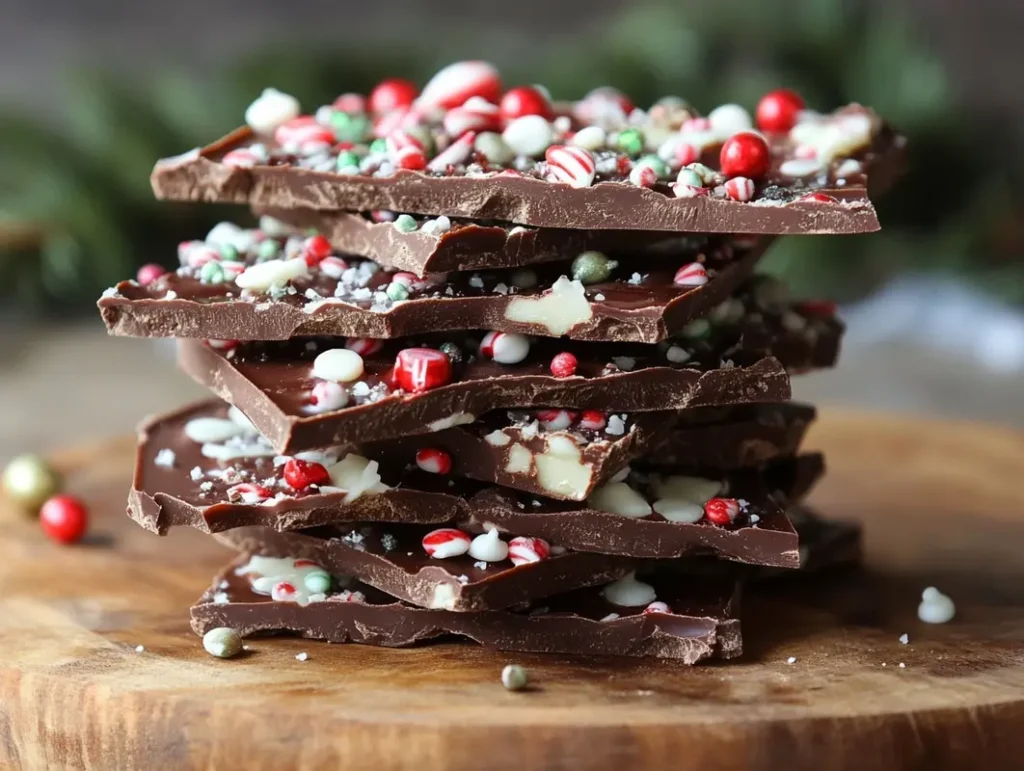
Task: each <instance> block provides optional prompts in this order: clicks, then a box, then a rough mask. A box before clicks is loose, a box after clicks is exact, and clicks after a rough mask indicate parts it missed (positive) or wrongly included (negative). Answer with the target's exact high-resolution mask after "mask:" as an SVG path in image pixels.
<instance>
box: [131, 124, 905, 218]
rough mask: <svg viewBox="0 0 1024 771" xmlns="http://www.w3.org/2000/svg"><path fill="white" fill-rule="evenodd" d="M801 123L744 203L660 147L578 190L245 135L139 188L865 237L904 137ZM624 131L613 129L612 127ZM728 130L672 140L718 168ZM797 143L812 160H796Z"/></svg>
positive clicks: (319, 203) (287, 203)
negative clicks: (657, 174) (647, 158)
mask: <svg viewBox="0 0 1024 771" xmlns="http://www.w3.org/2000/svg"><path fill="white" fill-rule="evenodd" d="M806 115H807V118H808V120H807V121H805V122H802V123H801V124H798V126H796V127H794V129H793V131H791V132H789V133H787V134H771V135H768V137H767V138H768V141H769V145H770V151H771V155H772V162H771V168H770V169H769V170H768V172H767V174H766V175H765V176H764V177H763V178H762V179H760V180H758V182H757V186H756V188H755V189H754V192H753V195H752V197H751V198H750V200H748V201H746V202H742V201H740V200H733V199H732V198H731V197H730V196H729V193H728V192H727V188H726V187H725V186H724V184H723V183H724V182H725V178H724V177H723V176H721V175H719V174H711V175H707V179H706V180H704V186H702V187H699V188H691V187H690V186H689V185H688V184H685V183H683V184H681V185H680V183H677V184H676V185H672V184H669V181H668V180H669V178H670V175H671V176H675V172H676V170H677V169H678V167H677V166H676V165H675V163H674V161H673V158H674V153H673V151H672V149H671V148H669V149H667V150H666V155H668V156H669V161H670V163H669V164H668V170H669V173H668V174H666V175H665V176H664V177H663V178H661V179H659V180H657V181H656V182H655V183H654V185H653V187H642V186H638V185H635V184H633V183H632V182H631V181H630V179H629V175H630V173H631V172H632V170H633V167H634V166H635V165H636V164H635V161H634V160H633V158H631V157H630V156H629V155H627V154H626V153H624V152H621V151H619V150H618V149H615V148H606V149H601V150H597V151H595V152H594V153H593V154H591V157H590V160H589V161H588V164H592V166H593V168H594V173H593V174H592V175H590V178H589V180H588V179H586V178H584V179H577V180H574V184H572V185H571V184H567V183H566V182H561V181H558V182H552V181H549V180H548V176H549V174H551V173H552V164H551V163H549V162H548V161H547V160H538V161H534V160H533V159H530V158H527V157H525V156H519V157H516V158H515V159H514V160H513V161H512V163H513V164H514V166H515V168H507V167H502V166H501V165H498V164H493V163H480V162H479V161H478V160H477V159H476V156H470V157H467V158H465V159H463V161H460V162H458V163H454V164H446V165H445V167H444V168H443V169H441V170H438V171H429V170H424V171H410V170H406V169H401V168H399V169H397V170H395V166H394V165H393V164H392V162H391V159H389V155H388V153H387V152H380V151H377V150H373V149H371V148H370V147H369V146H368V145H367V144H366V143H365V142H363V143H360V144H359V145H357V146H356V148H355V150H356V151H357V152H358V153H359V154H360V155H361V156H362V157H361V159H359V160H357V163H358V164H359V166H358V168H357V167H355V166H348V167H345V168H343V170H342V171H336V169H337V168H338V163H339V153H340V152H349V151H339V149H337V148H325V147H322V146H317V147H310V150H311V152H309V153H308V154H307V153H303V152H302V149H301V148H297V149H298V152H300V153H302V154H296V153H295V152H290V151H287V150H289V149H291V148H285V147H283V146H281V145H279V144H278V143H276V142H274V141H273V140H272V139H270V138H269V137H264V136H257V135H255V134H254V133H253V132H252V131H251V130H250V129H249V128H241V129H238V130H236V131H234V132H233V133H231V134H229V135H227V136H225V137H223V138H222V139H220V140H218V141H216V142H214V143H213V144H212V145H209V146H207V147H205V148H202V149H200V148H196V149H194V150H192V151H190V152H187V153H184V154H183V155H179V156H176V157H172V158H165V159H163V160H161V161H159V162H158V163H157V164H156V168H155V169H154V171H153V174H152V176H151V182H152V185H153V190H154V192H155V193H156V196H157V198H160V199H165V200H177V201H210V202H219V203H247V204H251V205H255V206H275V207H280V208H285V209H293V208H298V207H306V208H311V209H318V210H348V211H371V210H375V209H386V210H390V211H399V212H410V213H415V214H430V215H442V214H443V215H447V216H449V217H465V218H469V219H481V220H503V221H507V222H514V223H519V224H523V225H534V226H537V227H547V228H579V229H605V228H609V229H621V230H647V231H651V230H662V231H689V232H701V233H759V234H786V233H824V234H840V233H862V232H870V231H874V230H877V229H878V219H877V216H876V215H875V210H874V207H873V206H872V204H871V201H870V200H869V198H868V192H869V185H870V188H871V191H872V192H878V191H879V190H880V189H882V188H884V187H886V186H887V185H888V184H889V183H890V182H891V181H892V179H893V178H894V177H895V176H897V175H898V173H899V171H900V169H901V167H902V164H903V145H904V141H903V138H902V137H899V136H897V135H896V134H895V133H894V132H893V131H892V129H891V128H890V127H889V126H887V125H886V124H884V123H882V122H881V121H880V120H879V119H878V118H877V116H875V115H874V113H872V112H871V111H870V110H867V109H866V108H863V107H861V106H859V105H850V106H848V107H846V108H843V109H841V110H838V111H836V112H834V113H832V114H830V115H825V116H819V115H816V114H814V113H811V112H809V111H808V112H807V113H806ZM566 117H568V116H566ZM812 120H813V121H815V123H814V124H813V125H812V123H811V121H812ZM626 125H627V124H626V122H625V120H623V121H622V122H621V126H619V127H621V128H625V126H626ZM581 127H582V125H581V121H579V120H576V121H574V120H572V119H571V118H570V119H569V120H568V121H567V126H566V128H567V131H574V130H576V129H578V128H581ZM631 128H633V129H639V130H640V131H641V132H646V133H648V134H653V133H654V132H655V131H657V132H659V136H664V138H665V139H664V140H663V142H659V145H660V144H663V143H664V142H668V141H673V135H674V134H676V133H677V132H676V131H674V130H673V129H672V128H670V127H662V126H654V125H650V126H648V125H647V124H644V125H640V126H632V127H631ZM709 128H710V126H709ZM428 131H430V133H431V134H432V135H433V139H434V140H435V141H434V142H432V144H436V145H437V146H439V147H440V146H443V145H444V144H447V143H448V142H449V137H448V136H447V135H446V134H445V133H444V130H443V126H442V125H441V124H437V123H433V122H431V123H429V124H428ZM567 131H563V132H559V133H558V134H557V135H555V136H554V137H553V139H552V143H553V144H555V145H556V146H557V145H560V144H562V143H563V142H568V141H569V140H568V133H567ZM618 133H619V132H618V131H612V132H611V134H612V135H617V134H618ZM729 133H731V132H728V133H724V134H722V135H720V136H716V137H714V138H710V137H709V136H708V132H706V131H698V132H694V133H691V134H689V135H685V134H684V135H682V136H678V137H677V138H676V141H678V142H679V143H680V144H690V143H694V142H696V143H699V149H700V150H702V152H701V155H700V160H701V161H702V162H703V163H704V164H705V165H707V166H708V167H710V168H712V169H717V168H718V166H719V163H718V157H719V151H720V147H721V144H720V143H721V141H722V140H724V139H725V137H726V136H728V134H729ZM369 138H370V137H369V135H367V136H366V137H365V139H366V140H369ZM709 139H711V141H709ZM691 146H693V145H692V144H691ZM808 147H809V148H810V149H811V150H812V151H813V152H814V153H815V154H816V155H817V158H816V159H811V160H808V159H805V158H801V157H800V153H801V151H802V150H804V149H808ZM656 149H658V150H660V147H656ZM819 151H820V152H819ZM345 157H346V158H347V157H348V156H345ZM556 165H557V163H556ZM556 173H557V172H556ZM869 173H870V177H869ZM575 185H579V186H575ZM677 195H681V196H683V197H676V196H677Z"/></svg>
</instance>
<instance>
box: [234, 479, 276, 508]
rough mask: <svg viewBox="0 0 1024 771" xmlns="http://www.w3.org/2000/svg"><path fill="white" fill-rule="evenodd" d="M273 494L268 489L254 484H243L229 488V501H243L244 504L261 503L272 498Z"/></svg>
mask: <svg viewBox="0 0 1024 771" xmlns="http://www.w3.org/2000/svg"><path fill="white" fill-rule="evenodd" d="M272 495H273V493H272V492H271V491H270V490H268V489H267V488H266V487H263V486H261V485H255V484H253V483H252V482H242V483H241V484H237V485H233V486H232V487H229V488H228V500H229V501H237V500H241V501H242V503H259V502H260V501H265V500H267V498H270V497H271V496H272Z"/></svg>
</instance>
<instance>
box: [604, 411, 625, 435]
mask: <svg viewBox="0 0 1024 771" xmlns="http://www.w3.org/2000/svg"><path fill="white" fill-rule="evenodd" d="M604 432H605V433H606V434H609V435H611V436H622V435H623V434H624V433H626V424H625V423H624V422H623V421H622V418H620V417H619V416H618V415H612V416H611V417H610V418H608V425H607V427H605V429H604Z"/></svg>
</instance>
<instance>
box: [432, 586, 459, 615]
mask: <svg viewBox="0 0 1024 771" xmlns="http://www.w3.org/2000/svg"><path fill="white" fill-rule="evenodd" d="M427 607H428V608H431V609H433V610H452V609H453V608H454V607H455V589H453V588H452V586H451V584H438V585H437V586H435V587H434V593H433V594H432V595H431V597H430V601H429V602H428V603H427Z"/></svg>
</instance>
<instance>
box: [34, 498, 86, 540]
mask: <svg viewBox="0 0 1024 771" xmlns="http://www.w3.org/2000/svg"><path fill="white" fill-rule="evenodd" d="M39 524H40V525H42V528H43V532H44V533H46V535H48V536H49V537H50V538H51V539H53V540H54V541H57V542H58V543H75V542H76V541H79V540H81V538H82V536H83V535H85V531H86V528H87V527H88V526H89V512H88V510H87V509H86V508H85V506H84V505H83V504H82V502H81V501H80V500H78V499H77V498H74V497H72V496H70V495H55V496H53V497H52V498H50V500H48V501H47V502H46V503H44V504H43V507H42V508H41V509H40V510H39Z"/></svg>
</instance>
